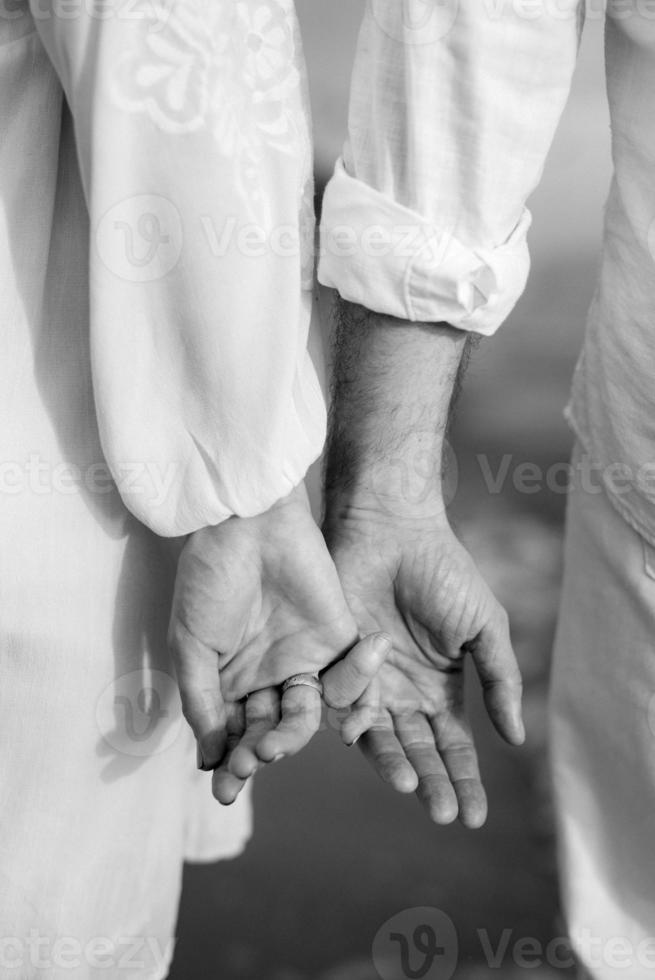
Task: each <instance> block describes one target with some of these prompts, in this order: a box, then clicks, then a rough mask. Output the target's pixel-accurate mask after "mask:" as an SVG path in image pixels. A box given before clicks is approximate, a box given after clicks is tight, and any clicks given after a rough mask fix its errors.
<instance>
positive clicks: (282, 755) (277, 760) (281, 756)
mask: <svg viewBox="0 0 655 980" xmlns="http://www.w3.org/2000/svg"><path fill="white" fill-rule="evenodd" d="M280 759H284V753H283V752H280V753H279V754H278V755H274V756H273V758H272V759H271V762H279V761H280Z"/></svg>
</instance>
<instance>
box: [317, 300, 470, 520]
mask: <svg viewBox="0 0 655 980" xmlns="http://www.w3.org/2000/svg"><path fill="white" fill-rule="evenodd" d="M467 339H468V338H467V335H466V334H464V333H462V332H461V331H458V330H454V329H453V328H451V327H449V326H448V325H446V324H417V323H410V322H409V321H400V320H395V319H394V318H392V317H385V316H382V315H379V314H375V313H371V312H370V311H367V310H364V309H363V308H362V307H357V306H354V305H353V304H350V303H347V302H344V301H343V300H339V301H338V325H337V339H336V352H335V353H336V356H335V365H334V385H333V389H334V390H333V402H332V410H331V419H330V434H329V439H328V451H327V457H326V506H327V511H328V513H329V514H331V513H333V512H334V511H335V509H337V508H338V509H339V510H340V511H341V512H355V511H357V510H363V511H375V510H377V511H379V512H381V513H387V514H391V515H394V516H398V517H403V518H404V519H413V518H416V519H418V520H423V519H426V518H428V519H429V518H433V517H435V516H438V515H439V514H442V513H443V511H444V509H445V505H446V504H447V503H448V502H449V497H450V489H451V488H450V477H451V476H452V470H453V460H452V455H451V452H450V448H449V446H448V444H447V442H446V433H447V428H448V421H449V415H450V407H451V403H452V400H453V394H454V392H455V391H456V389H457V385H458V378H459V372H460V365H461V362H462V356H463V354H464V352H465V349H466V347H467Z"/></svg>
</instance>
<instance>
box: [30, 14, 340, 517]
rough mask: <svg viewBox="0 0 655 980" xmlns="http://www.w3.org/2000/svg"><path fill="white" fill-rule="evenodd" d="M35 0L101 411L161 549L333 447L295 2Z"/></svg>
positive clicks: (255, 508)
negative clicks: (320, 342)
mask: <svg viewBox="0 0 655 980" xmlns="http://www.w3.org/2000/svg"><path fill="white" fill-rule="evenodd" d="M30 2H31V8H32V16H33V18H34V21H35V25H36V28H37V30H38V32H39V35H40V37H41V40H42V42H43V44H44V46H45V48H46V51H47V53H48V56H49V58H50V60H51V62H52V64H53V65H54V68H55V70H56V72H57V75H58V77H59V80H60V82H61V85H62V87H63V90H64V93H65V95H66V100H67V103H68V106H69V108H70V112H71V115H72V119H73V125H74V132H75V143H76V148H77V155H78V161H79V167H80V175H81V179H82V185H83V192H84V198H85V202H86V205H87V209H88V216H89V262H88V277H89V323H90V340H91V371H92V377H93V388H94V397H95V406H96V414H97V419H98V426H99V431H100V438H101V443H102V448H103V452H104V454H105V456H106V459H107V462H108V464H109V467H110V469H111V471H112V473H113V475H114V478H115V480H116V483H117V485H118V488H119V490H120V492H121V495H122V496H123V500H124V502H125V504H126V505H127V507H128V508H129V509H130V510H131V511H132V512H133V513H134V514H135V515H136V516H137V517H138V518H139V519H140V520H141V521H143V522H144V523H145V524H147V525H148V526H149V527H151V528H152V529H153V530H155V531H156V532H157V533H159V534H162V535H180V534H184V533H188V532H190V531H193V530H195V529H197V528H199V527H202V526H206V525H211V524H217V523H219V522H220V521H222V520H224V519H225V518H227V517H229V516H230V515H233V514H236V515H240V516H250V515H253V514H257V513H261V512H263V511H265V510H266V509H267V508H268V507H270V506H271V505H272V504H273V503H274V502H275V501H276V500H277V499H279V498H280V497H282V496H284V495H286V494H287V493H288V492H289V491H290V490H291V489H292V488H293V487H294V486H295V485H297V484H298V483H299V482H301V481H302V479H303V477H304V475H305V472H306V470H307V468H308V466H309V465H310V464H311V462H312V461H313V460H314V459H316V458H317V456H318V455H319V454H320V452H321V449H322V445H323V441H324V436H325V407H324V402H323V396H322V393H321V389H320V385H319V383H318V380H317V377H316V374H315V372H314V369H313V366H312V363H311V360H310V358H309V355H308V353H307V338H308V330H309V322H310V311H311V263H312V253H313V191H312V153H311V140H310V135H309V132H308V118H307V105H306V92H305V84H304V78H303V75H302V68H301V59H300V46H299V41H298V31H297V24H296V21H295V13H294V9H293V2H292V0H261V2H260V3H256V4H249V3H240V2H236V0H230V2H215V3H210V4H208V3H205V2H203V0H173V2H172V3H169V2H167V3H160V2H159V0H147V2H143V3H141V2H140V0H136V2H135V0H116V2H113V3H112V2H107V0H87V2H85V3H83V4H74V5H68V6H67V5H65V4H63V3H61V2H59V0H30ZM73 8H74V9H73ZM126 470H129V471H130V472H131V473H133V474H134V478H133V479H131V480H129V481H128V480H125V479H120V478H119V477H120V476H121V474H123V473H124V472H125V471H126ZM162 488H163V489H164V491H165V492H163V490H162Z"/></svg>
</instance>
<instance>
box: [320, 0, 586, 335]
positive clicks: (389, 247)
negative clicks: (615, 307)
mask: <svg viewBox="0 0 655 980" xmlns="http://www.w3.org/2000/svg"><path fill="white" fill-rule="evenodd" d="M582 9H583V5H582V4H581V3H580V2H579V0H558V2H557V3H556V4H550V3H546V4H539V3H538V4H533V3H509V2H508V3H504V2H502V0H500V2H496V0H491V2H488V0H369V2H368V4H367V8H366V13H365V16H364V21H363V25H362V28H361V33H360V38H359V45H358V50H357V56H356V63H355V69H354V75H353V81H352V89H351V102H350V116H349V138H348V140H347V142H346V145H345V147H344V152H343V156H342V158H341V159H339V161H338V162H337V165H336V168H335V171H334V175H333V177H332V179H331V181H330V182H329V184H328V187H327V190H326V194H325V201H324V207H323V217H322V227H321V256H320V264H319V279H320V280H321V281H322V282H323V283H324V284H326V285H328V286H332V287H333V288H336V289H337V290H338V291H339V292H340V294H341V295H342V296H343V297H344V298H345V299H348V300H351V301H352V302H357V303H360V304H362V305H363V306H366V307H368V308H369V309H372V310H375V311H377V312H380V313H386V314H389V315H392V316H396V317H400V318H402V319H408V320H415V321H427V322H446V323H449V324H451V325H452V326H454V327H458V328H461V329H463V330H470V331H475V332H477V333H481V334H492V333H494V331H495V330H496V329H497V328H498V327H499V325H500V324H501V323H502V322H503V320H504V319H505V318H506V317H507V315H508V314H509V313H510V311H511V309H512V307H513V306H514V304H515V303H516V301H517V299H518V298H519V296H520V294H521V292H522V291H523V289H524V287H525V283H526V280H527V276H528V270H529V254H528V247H527V243H526V233H527V231H528V228H529V225H530V220H531V217H530V213H529V211H528V210H527V207H526V201H527V198H528V197H529V195H530V194H531V192H532V191H533V190H534V188H535V186H536V185H537V183H538V181H539V179H540V176H541V173H542V170H543V165H544V161H545V157H546V154H547V152H548V149H549V147H550V144H551V142H552V139H553V135H554V132H555V128H556V126H557V123H558V121H559V118H560V116H561V113H562V111H563V108H564V105H565V102H566V98H567V96H568V92H569V89H570V85H571V78H572V74H573V69H574V66H575V62H576V56H577V49H578V42H579V36H580V30H581V25H582Z"/></svg>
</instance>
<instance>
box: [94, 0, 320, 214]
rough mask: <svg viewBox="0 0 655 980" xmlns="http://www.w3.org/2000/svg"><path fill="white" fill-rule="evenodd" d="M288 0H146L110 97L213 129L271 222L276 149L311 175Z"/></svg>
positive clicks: (171, 124)
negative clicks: (268, 187)
mask: <svg viewBox="0 0 655 980" xmlns="http://www.w3.org/2000/svg"><path fill="white" fill-rule="evenodd" d="M298 60H299V44H298V38H297V25H296V21H295V12H294V9H293V3H292V0H148V3H147V4H146V5H144V8H143V11H142V16H141V17H140V18H139V20H138V23H137V25H136V29H135V35H134V41H133V44H132V46H131V47H130V49H129V50H128V51H127V52H126V53H125V55H124V57H123V58H122V59H121V60H120V62H119V64H118V66H117V71H116V74H115V76H114V84H113V97H114V99H115V101H116V102H117V104H118V105H120V106H121V107H122V108H125V109H128V110H129V111H132V112H143V113H145V114H146V115H147V116H149V118H150V119H152V120H153V122H154V123H155V124H156V125H157V126H158V127H159V128H160V129H162V130H164V131H166V132H169V133H173V134H182V133H189V132H194V131H197V130H200V129H208V130H209V131H211V132H212V134H213V136H214V139H215V140H216V144H217V146H218V148H219V150H220V152H221V153H222V154H223V155H224V156H225V157H226V158H228V159H231V160H232V161H233V172H234V181H235V185H236V188H237V191H238V193H240V195H241V196H242V197H243V198H244V199H245V200H246V202H247V204H248V206H249V210H250V213H251V217H253V218H255V219H256V220H258V221H261V222H263V223H265V222H267V220H268V217H269V209H268V204H267V201H266V194H265V193H264V186H263V181H262V175H263V174H264V173H265V172H266V159H265V155H266V153H267V152H269V151H270V150H274V151H277V152H278V153H283V154H286V155H291V156H293V157H294V159H295V160H297V161H298V175H299V177H298V179H299V181H300V193H302V188H303V187H304V185H305V183H306V181H307V179H308V175H309V174H311V143H310V137H309V131H308V116H307V102H306V93H305V91H304V82H305V79H304V78H303V76H302V75H301V70H300V69H299V67H298V64H297V62H298Z"/></svg>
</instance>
